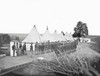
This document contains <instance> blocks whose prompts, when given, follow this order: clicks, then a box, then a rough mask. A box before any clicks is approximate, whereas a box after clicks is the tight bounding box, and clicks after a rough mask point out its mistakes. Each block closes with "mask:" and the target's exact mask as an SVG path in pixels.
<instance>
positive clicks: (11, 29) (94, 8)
mask: <svg viewBox="0 0 100 76" xmlns="http://www.w3.org/2000/svg"><path fill="white" fill-rule="evenodd" d="M78 21H83V22H85V23H87V26H88V28H89V34H91V35H100V28H99V26H100V0H0V33H29V32H30V30H31V29H32V27H33V25H34V24H35V25H36V26H37V29H38V31H39V32H40V33H44V31H45V29H46V26H48V27H49V30H50V32H51V33H52V32H54V30H55V29H56V30H57V31H58V32H60V31H62V30H63V31H64V32H68V33H70V32H72V33H73V28H74V27H75V26H76V24H77V22H78Z"/></svg>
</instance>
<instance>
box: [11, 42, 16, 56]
mask: <svg viewBox="0 0 100 76" xmlns="http://www.w3.org/2000/svg"><path fill="white" fill-rule="evenodd" d="M12 50H13V56H15V50H16V46H15V42H14V44H13V46H12Z"/></svg>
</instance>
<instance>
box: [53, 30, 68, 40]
mask: <svg viewBox="0 0 100 76" xmlns="http://www.w3.org/2000/svg"><path fill="white" fill-rule="evenodd" d="M52 36H53V38H54V39H55V41H66V38H65V37H64V36H63V34H62V33H60V34H58V33H57V31H56V30H55V32H54V33H53V34H52Z"/></svg>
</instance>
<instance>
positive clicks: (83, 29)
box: [73, 21, 88, 37]
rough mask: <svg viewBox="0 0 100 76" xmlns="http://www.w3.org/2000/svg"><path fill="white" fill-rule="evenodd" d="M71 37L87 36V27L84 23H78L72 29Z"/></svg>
mask: <svg viewBox="0 0 100 76" xmlns="http://www.w3.org/2000/svg"><path fill="white" fill-rule="evenodd" d="M74 31H75V32H74V33H73V37H85V36H87V35H88V27H87V24H86V23H83V22H81V21H79V22H78V23H77V25H76V27H75V28H74Z"/></svg>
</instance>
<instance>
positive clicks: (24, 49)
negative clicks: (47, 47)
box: [22, 43, 26, 54]
mask: <svg viewBox="0 0 100 76" xmlns="http://www.w3.org/2000/svg"><path fill="white" fill-rule="evenodd" d="M25 51H26V43H24V45H23V49H22V53H23V54H25Z"/></svg>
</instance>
